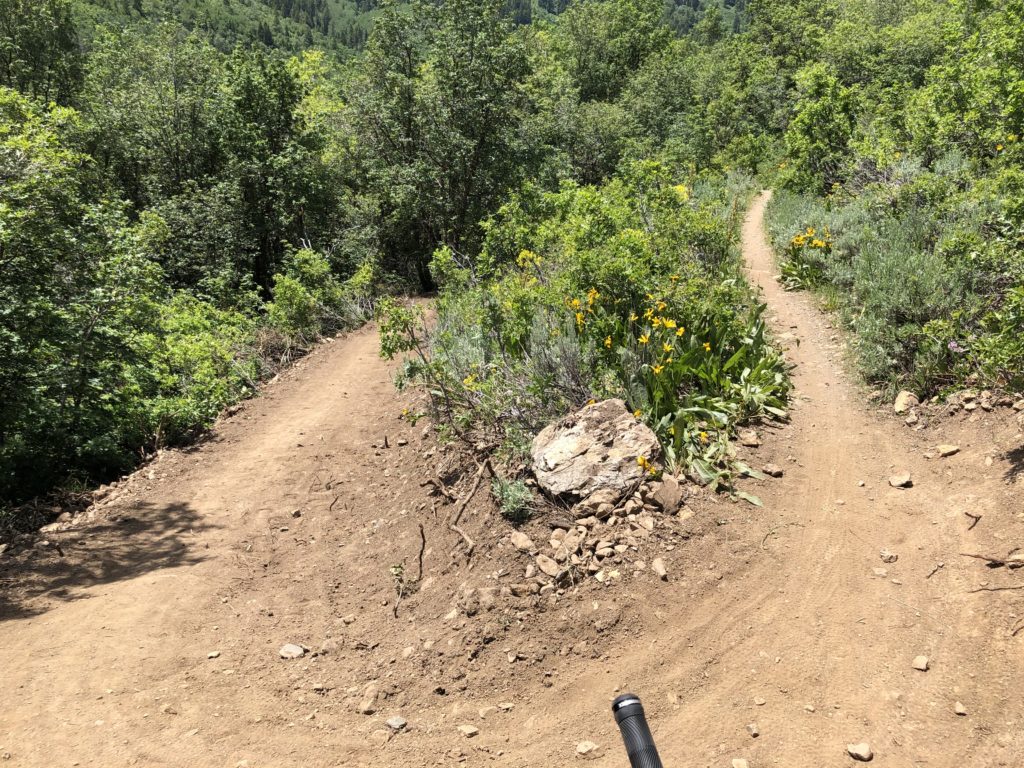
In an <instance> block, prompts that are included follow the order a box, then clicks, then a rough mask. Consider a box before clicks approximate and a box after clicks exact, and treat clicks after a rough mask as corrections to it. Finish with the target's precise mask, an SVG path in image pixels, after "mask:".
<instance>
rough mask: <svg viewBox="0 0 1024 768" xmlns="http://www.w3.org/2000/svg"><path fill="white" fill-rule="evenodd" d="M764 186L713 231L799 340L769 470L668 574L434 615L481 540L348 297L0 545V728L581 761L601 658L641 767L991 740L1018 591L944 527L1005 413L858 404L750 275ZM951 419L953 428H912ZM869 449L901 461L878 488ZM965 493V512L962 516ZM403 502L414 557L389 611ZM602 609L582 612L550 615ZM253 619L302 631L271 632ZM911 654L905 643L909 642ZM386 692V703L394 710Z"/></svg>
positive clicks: (117, 760) (33, 737) (1019, 680)
mask: <svg viewBox="0 0 1024 768" xmlns="http://www.w3.org/2000/svg"><path fill="white" fill-rule="evenodd" d="M765 201H766V198H765V197H763V196H762V197H761V198H759V199H758V200H757V201H756V202H755V204H754V206H753V208H752V209H751V212H750V215H749V218H748V221H747V223H746V225H745V228H744V250H745V255H746V258H747V260H748V263H749V266H750V269H751V275H752V278H753V279H754V280H755V281H756V282H757V283H758V284H759V285H760V286H761V287H762V289H763V291H764V296H765V299H766V300H767V302H768V303H769V305H770V310H771V313H772V314H774V315H775V316H776V317H777V321H776V325H777V328H776V330H777V332H778V333H779V334H784V333H789V334H792V335H793V337H795V338H797V339H799V342H800V343H799V344H798V345H797V344H795V343H794V344H791V346H790V352H789V354H790V357H791V359H792V361H793V362H794V363H795V365H796V368H795V372H794V379H795V384H796V391H797V394H796V401H795V405H794V408H793V412H792V421H791V424H789V425H787V426H785V427H783V428H781V429H778V430H771V431H769V432H768V433H767V434H763V438H764V446H763V447H762V448H760V449H757V450H754V451H749V452H748V455H749V457H750V458H751V459H752V460H754V461H757V462H759V463H764V462H766V461H774V463H776V464H778V465H780V466H782V467H783V468H784V469H785V476H784V477H783V478H781V479H778V480H771V481H760V482H757V483H753V482H752V484H751V488H752V489H753V490H755V491H756V493H758V494H759V495H760V496H761V497H762V498H763V500H764V502H765V506H764V508H763V509H756V508H754V507H752V506H750V505H746V504H732V503H730V502H727V501H723V500H717V501H716V500H713V499H712V500H709V501H708V502H707V503H706V504H704V505H703V506H702V507H700V508H699V509H698V518H699V519H700V523H699V524H695V527H694V535H693V536H692V537H691V538H690V540H689V541H685V542H682V543H681V545H680V546H679V547H678V548H676V549H674V550H673V552H672V557H671V558H670V566H671V573H672V579H671V581H670V582H669V583H667V584H666V583H662V582H659V581H657V580H656V579H639V578H638V579H635V580H633V581H628V582H626V583H624V584H623V585H621V587H619V588H617V589H615V590H612V589H603V588H600V585H597V584H584V585H582V586H581V587H580V588H579V589H577V590H576V591H575V592H573V593H572V594H566V595H565V596H564V599H563V602H561V603H557V604H556V603H552V604H551V605H550V607H548V608H545V609H544V610H538V611H530V610H525V609H524V610H518V611H516V612H511V613H506V614H502V620H500V621H498V620H494V619H488V618H478V619H476V620H474V619H473V618H468V619H467V618H465V617H458V618H453V617H454V614H455V613H457V612H453V611H451V610H450V609H451V607H452V605H453V603H454V598H453V595H454V594H455V593H456V592H457V591H458V588H459V586H460V585H462V584H465V583H467V582H468V581H472V580H473V579H477V580H488V579H495V580H498V581H496V582H494V583H498V582H500V579H501V578H503V577H504V574H505V572H506V570H507V569H506V568H505V565H504V564H505V563H506V562H508V558H509V557H511V555H509V554H508V553H506V552H505V551H504V550H503V549H502V548H500V547H496V548H488V547H484V546H482V547H481V550H480V552H479V554H477V555H476V556H475V558H474V560H473V561H472V562H471V563H468V564H467V563H465V562H458V561H456V560H453V559H452V558H450V557H448V555H447V552H448V550H449V549H450V545H451V542H450V541H447V540H444V538H443V537H444V536H446V535H450V534H449V532H447V531H446V530H445V529H444V528H443V526H441V525H440V524H439V523H438V521H437V520H436V519H434V517H433V515H432V514H431V511H430V510H431V499H430V497H429V496H428V495H427V491H426V490H425V489H424V488H422V487H421V485H420V481H421V479H423V477H424V476H426V475H427V474H429V473H432V472H433V471H434V469H435V466H434V462H435V461H436V456H435V453H434V451H435V449H434V448H433V443H432V439H431V438H429V437H427V436H426V435H425V434H424V431H423V426H422V424H420V425H419V426H417V427H414V426H412V425H410V424H409V423H408V422H407V421H403V420H400V419H399V418H398V416H399V414H400V412H401V410H402V408H403V406H404V405H405V402H404V401H403V400H402V398H400V397H399V396H398V395H396V394H394V393H393V388H392V387H391V385H390V377H391V369H390V368H389V366H388V365H387V364H384V363H382V362H381V361H380V360H379V359H378V358H377V355H376V337H375V333H374V330H373V329H372V328H367V329H364V330H362V331H360V332H358V333H355V334H353V335H351V336H349V337H347V338H345V339H340V340H336V341H334V342H332V343H330V344H327V345H325V346H323V347H322V348H321V349H319V350H318V351H317V352H315V353H314V354H313V355H311V356H310V357H309V358H308V359H307V360H305V361H303V363H302V364H301V365H300V366H299V367H298V368H296V369H295V370H293V371H292V372H290V373H289V374H288V375H286V376H285V377H283V378H282V380H281V381H279V382H277V383H276V384H275V385H274V386H272V387H270V388H269V390H268V392H267V394H266V395H265V396H263V397H261V398H259V399H258V400H255V401H253V402H251V403H249V404H247V406H246V408H245V409H244V410H243V411H242V412H241V413H239V414H238V415H236V416H234V417H233V418H232V419H230V420H228V421H226V422H224V423H223V424H221V425H220V426H219V427H218V429H217V431H216V437H215V438H214V439H212V440H211V441H209V442H207V443H205V444H203V445H201V446H199V447H197V448H195V449H193V450H191V451H187V452H180V453H177V452H171V453H168V454H166V455H164V456H162V457H161V458H160V459H159V460H158V461H157V462H155V463H154V464H153V465H151V466H150V467H147V468H146V469H145V470H143V471H142V472H140V473H139V474H138V475H136V476H135V477H134V478H132V479H131V480H130V481H129V482H127V483H126V484H125V486H124V487H123V488H122V489H120V491H119V495H118V496H117V498H116V499H114V500H113V501H111V502H110V503H109V504H108V505H107V506H106V507H105V508H104V509H103V510H102V514H101V515H100V516H99V518H98V519H97V522H96V523H95V524H94V525H91V526H88V527H85V528H81V529H74V530H71V531H67V532H63V533H59V534H54V535H53V536H52V538H53V539H54V541H56V542H57V543H59V544H60V545H61V548H62V550H63V552H64V555H63V556H60V555H58V554H57V553H56V552H55V551H54V550H53V549H49V548H47V549H36V550H32V551H31V552H27V553H22V554H20V555H18V556H17V557H12V556H10V555H7V556H5V558H4V560H0V578H2V579H3V590H4V591H3V593H2V598H0V599H2V602H0V648H2V649H3V664H2V670H3V671H2V679H3V683H4V684H3V702H2V706H0V755H3V757H4V758H5V760H6V761H7V764H9V765H11V766H40V767H43V766H46V767H47V768H49V767H50V766H64V765H67V766H77V765H81V766H117V765H139V766H228V767H232V766H251V767H252V768H256V767H257V766H273V767H275V768H278V767H285V766H349V765H366V766H370V765H373V766H381V765H393V766H420V765H435V764H442V765H447V764H451V765H457V764H460V763H464V764H467V765H483V764H485V763H486V764H494V765H502V766H523V767H525V766H537V767H547V766H552V767H553V766H561V765H566V764H568V763H570V762H574V761H575V760H576V757H575V749H576V745H577V743H578V742H580V741H582V740H584V739H587V740H591V741H594V742H596V743H597V744H599V745H600V749H599V750H598V753H597V756H596V758H595V759H594V760H593V764H594V765H596V766H608V767H609V768H610V767H611V766H621V765H624V764H625V758H624V756H623V755H622V753H621V748H620V744H619V742H618V735H617V732H616V731H615V727H614V724H613V723H612V721H611V718H610V716H609V712H608V702H609V700H610V699H611V698H612V697H613V696H614V695H615V693H616V692H617V691H619V690H625V689H627V688H628V689H631V690H633V691H635V692H637V693H640V694H641V695H642V696H643V698H644V700H645V703H646V705H647V710H648V714H649V717H650V720H651V723H652V726H653V729H654V732H655V736H656V738H657V740H658V743H659V747H660V749H661V753H662V757H663V760H664V762H665V764H666V765H667V766H709V767H710V766H726V767H728V766H730V765H731V764H732V763H731V761H732V760H733V759H739V758H742V759H746V760H748V761H749V765H750V766H751V768H761V767H762V766H778V767H779V768H783V767H784V768H800V767H802V766H808V767H811V766H815V767H817V766H847V765H853V764H854V763H853V761H852V759H851V758H850V757H849V756H847V754H846V745H847V744H850V743H854V742H862V741H866V742H868V743H869V744H870V745H871V747H872V749H873V751H874V753H875V757H874V764H876V765H879V766H900V767H901V768H902V767H903V766H907V767H908V768H910V767H913V766H930V767H931V768H957V767H960V766H979V767H980V766H1002V765H1005V766H1011V765H1019V764H1020V762H1021V761H1022V760H1024V696H1022V695H1021V691H1022V690H1024V632H1021V633H1018V634H1017V635H1014V634H1013V632H1014V630H1015V628H1016V627H1018V626H1019V622H1020V617H1021V616H1024V599H1022V597H1024V592H1022V591H1017V590H1007V591H981V592H971V591H969V590H972V589H978V588H983V589H986V590H987V589H991V588H996V587H1000V586H1014V585H1017V584H1021V583H1024V582H1022V580H1021V578H1020V576H1019V574H1020V571H1018V572H1016V573H1017V574H1018V575H1015V574H1011V573H1009V572H1007V571H1006V570H1005V569H999V570H989V569H987V568H985V566H984V564H983V563H981V562H980V561H977V560H972V559H968V558H962V557H960V556H959V553H960V552H964V551H981V552H1003V553H1005V552H1006V551H1007V550H1009V549H1011V548H1012V547H1013V546H1015V545H1017V546H1020V545H1021V544H1022V543H1024V516H1022V513H1021V508H1020V504H1019V501H1018V500H1019V492H1020V486H1019V483H1018V481H1019V477H1020V474H1019V473H1020V467H1019V466H1018V464H1019V462H1020V458H1019V452H1017V453H1015V452H1014V448H1015V446H1016V447H1019V446H1020V445H1021V442H1020V440H1019V438H1020V434H1019V432H1018V431H1016V430H1017V429H1018V428H1017V427H1016V426H1015V425H1013V424H1011V422H1010V417H1009V416H1003V415H1000V414H999V413H993V414H983V413H980V412H979V413H977V414H972V415H970V416H969V417H968V416H967V415H966V414H964V418H962V419H960V420H957V419H953V418H950V419H948V420H945V421H941V420H936V423H935V424H934V425H931V426H929V428H928V429H925V430H921V431H912V430H910V429H908V428H907V427H904V426H903V425H902V424H901V423H900V422H899V421H898V420H895V419H893V418H890V417H888V416H887V415H885V414H882V413H880V412H877V411H876V410H873V409H870V408H868V407H867V406H866V405H864V403H865V398H864V394H863V393H862V392H860V391H859V390H858V389H857V388H856V387H855V386H854V385H853V384H851V382H850V380H849V378H848V377H847V376H846V375H845V374H844V373H843V371H842V365H841V362H840V360H841V355H842V351H841V348H840V344H841V339H840V337H839V336H838V335H837V334H836V332H835V331H834V330H833V329H831V328H830V326H829V324H828V321H827V320H826V319H825V318H823V316H822V315H821V314H819V313H818V311H817V310H816V309H815V308H814V307H813V306H812V305H811V303H810V302H809V301H808V300H807V298H806V297H804V296H801V295H794V294H787V293H784V292H782V291H781V290H780V289H779V287H778V285H777V283H776V282H775V280H774V279H773V269H772V264H771V257H770V253H769V251H768V249H767V247H766V246H765V244H764V235H763V231H762V224H761V219H762V213H763V209H764V204H765ZM385 436H386V437H387V440H386V442H385ZM952 441H957V442H958V443H959V444H960V445H961V451H960V452H959V453H957V454H956V455H955V456H952V457H949V458H946V459H940V458H926V457H925V455H924V454H925V453H926V452H928V451H929V448H930V447H932V446H934V445H935V444H936V443H943V442H952ZM1015 441H1016V442H1015ZM1015 456H1016V457H1017V459H1016V461H1017V462H1018V464H1015V463H1014V457H1015ZM898 470H906V471H909V472H910V473H911V475H912V477H913V487H912V488H909V489H905V490H899V489H894V488H890V487H889V485H888V483H887V478H888V477H889V476H890V475H892V474H894V473H895V472H896V471H898ZM481 495H482V494H481ZM965 511H969V512H971V513H972V514H979V515H982V519H981V521H980V522H979V523H978V524H977V525H975V526H974V527H973V528H972V529H970V530H968V526H970V524H971V522H972V521H971V519H970V518H968V517H966V516H965V514H964V512H965ZM468 517H470V518H472V524H473V525H474V526H475V528H474V531H484V532H486V531H488V530H490V531H494V530H496V527H497V526H500V525H505V524H504V523H503V522H502V521H500V519H499V518H497V517H496V516H495V515H493V513H492V512H489V511H488V509H487V508H486V505H482V504H481V507H480V508H479V509H477V510H475V511H473V512H472V513H470V514H469V515H468ZM421 522H422V523H423V524H424V535H425V536H426V539H427V542H428V544H427V546H426V548H425V550H424V552H423V554H424V563H425V566H424V581H423V582H422V588H421V589H420V591H419V593H417V594H416V595H414V596H410V597H408V598H407V599H406V600H405V601H404V602H402V603H401V604H400V605H399V606H398V611H397V612H396V610H395V599H396V594H397V593H396V583H397V582H398V581H400V579H401V573H402V572H403V570H404V571H406V572H408V571H409V569H415V568H416V567H417V554H418V550H419V544H420V541H421V539H420V529H419V524H420V523H421ZM882 549H889V550H891V551H892V552H894V553H896V554H897V555H898V560H897V561H896V562H894V563H883V562H882V560H881V559H880V556H879V552H880V550H882ZM940 563H942V565H941V566H939V564H940ZM397 565H401V569H399V570H397V571H396V570H395V569H394V568H393V566H397ZM609 611H611V612H614V616H615V622H617V626H616V627H615V629H614V631H612V630H608V631H605V632H604V633H603V634H599V635H594V634H593V633H592V632H591V634H590V635H587V640H586V641H584V642H582V643H580V642H578V641H579V638H580V637H582V635H581V634H580V632H581V630H580V629H579V627H580V625H581V624H583V623H585V622H586V621H587V619H588V617H591V616H593V615H597V614H601V615H604V613H605V612H609ZM396 614H397V615H396ZM481 615H484V614H481ZM610 623H613V622H606V624H610ZM284 643H299V644H301V645H304V646H306V647H308V648H309V649H310V653H308V654H307V655H306V656H304V657H303V658H300V659H295V660H291V661H285V660H283V659H281V658H280V656H279V655H278V649H279V647H280V646H281V645H283V644H284ZM513 643H514V644H515V645H513ZM570 646H571V647H570ZM581 646H582V647H583V650H582V651H581ZM518 651H524V652H523V653H522V654H521V655H517V652H518ZM919 655H924V656H927V657H928V658H929V669H928V670H927V671H918V670H915V669H913V668H912V661H913V660H914V658H915V657H916V656H919ZM506 657H507V658H506ZM527 657H529V658H530V659H531V661H530V662H529V663H526V662H524V661H521V660H520V659H526V658H527ZM368 685H369V686H371V688H372V692H373V694H374V695H373V696H372V697H371V699H372V701H373V702H375V703H373V704H372V705H371V706H369V707H363V706H362V704H361V703H360V702H361V701H362V700H364V699H366V698H367V696H368V691H369V689H368V688H367V686H368ZM958 701H959V702H962V704H963V705H964V708H965V710H966V712H967V714H966V715H962V716H961V715H957V714H956V713H955V712H954V705H955V703H956V702H958ZM499 704H502V705H505V706H503V707H501V708H496V705H499ZM360 708H362V709H371V710H373V711H372V712H369V713H365V712H364V713H360V712H359V711H358V710H359V709H360ZM481 708H486V709H484V710H483V712H482V713H481V711H480V710H481ZM392 715H401V716H402V717H403V718H405V719H407V720H408V721H409V724H408V726H407V728H406V729H405V730H404V731H403V732H401V733H398V734H397V735H394V734H392V733H390V732H389V730H388V728H387V727H386V726H385V724H384V720H385V719H386V718H387V717H390V716H392ZM464 724H471V725H473V727H475V728H478V729H479V733H478V734H477V735H475V736H473V737H471V738H467V737H466V736H465V735H463V733H461V732H460V731H459V730H458V727H457V726H459V725H464ZM754 724H756V729H757V733H758V735H757V736H756V738H755V737H754V736H752V735H751V733H750V732H749V731H748V729H747V726H748V725H754Z"/></svg>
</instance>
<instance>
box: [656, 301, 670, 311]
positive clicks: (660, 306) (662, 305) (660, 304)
mask: <svg viewBox="0 0 1024 768" xmlns="http://www.w3.org/2000/svg"><path fill="white" fill-rule="evenodd" d="M667 306H668V304H666V303H665V302H664V301H659V302H658V311H659V312H664V311H665V307H667Z"/></svg>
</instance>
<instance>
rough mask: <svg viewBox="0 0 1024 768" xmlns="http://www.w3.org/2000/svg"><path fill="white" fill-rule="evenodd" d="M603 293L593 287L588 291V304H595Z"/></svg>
mask: <svg viewBox="0 0 1024 768" xmlns="http://www.w3.org/2000/svg"><path fill="white" fill-rule="evenodd" d="M600 296H601V294H600V293H598V292H597V289H595V288H591V289H590V290H589V291H587V304H589V305H590V306H593V305H594V302H595V301H597V300H598V299H599V298H600Z"/></svg>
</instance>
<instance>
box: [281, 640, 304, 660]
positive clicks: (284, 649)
mask: <svg viewBox="0 0 1024 768" xmlns="http://www.w3.org/2000/svg"><path fill="white" fill-rule="evenodd" d="M278 654H280V656H281V658H282V659H300V658H302V657H303V656H305V655H306V649H305V648H303V647H302V646H301V645H296V644H295V643H285V644H284V645H282V646H281V649H280V650H279V651H278Z"/></svg>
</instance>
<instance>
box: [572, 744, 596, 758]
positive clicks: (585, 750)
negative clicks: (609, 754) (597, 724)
mask: <svg viewBox="0 0 1024 768" xmlns="http://www.w3.org/2000/svg"><path fill="white" fill-rule="evenodd" d="M600 754H601V748H600V747H599V746H598V745H597V744H595V743H594V742H592V741H581V742H580V743H579V744H577V745H576V755H577V756H578V757H582V758H584V759H586V760H593V759H594V758H595V757H599V756H600Z"/></svg>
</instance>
